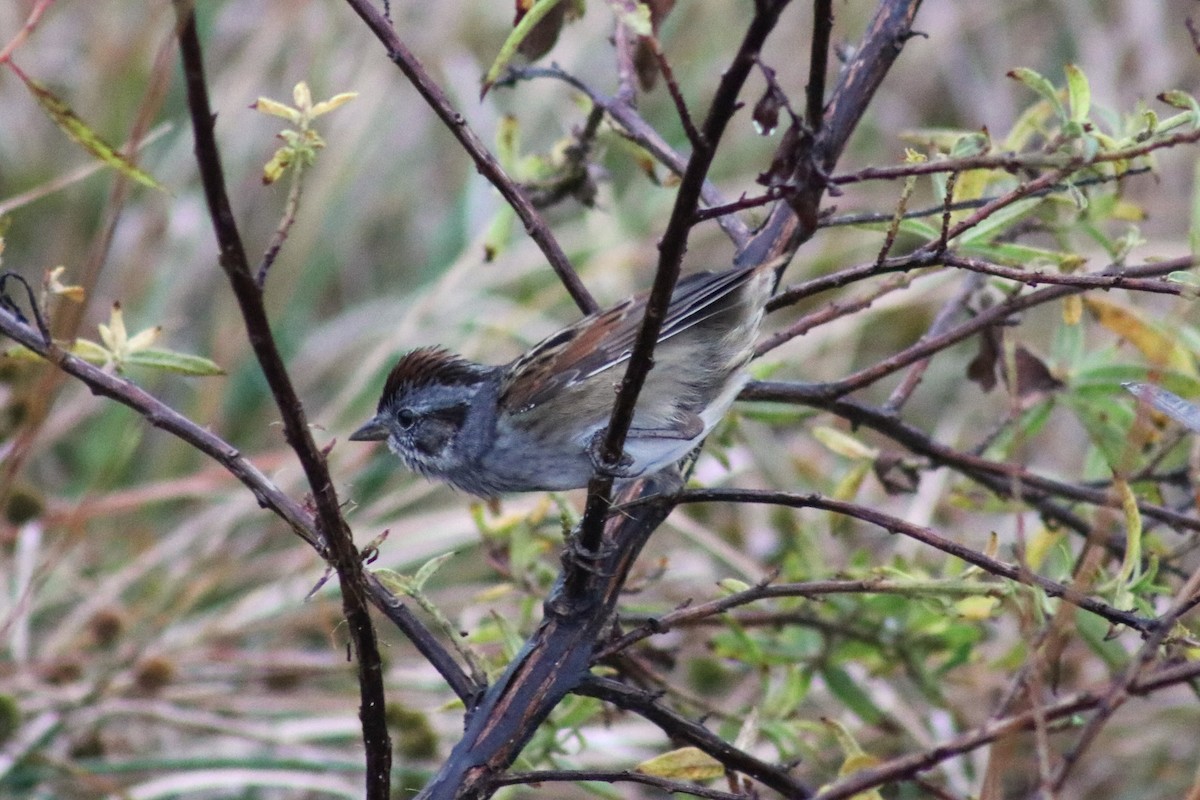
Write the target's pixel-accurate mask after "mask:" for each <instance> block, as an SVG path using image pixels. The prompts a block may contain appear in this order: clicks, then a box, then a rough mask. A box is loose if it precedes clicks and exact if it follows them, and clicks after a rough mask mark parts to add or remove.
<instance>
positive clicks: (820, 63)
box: [804, 0, 833, 132]
mask: <svg viewBox="0 0 1200 800" xmlns="http://www.w3.org/2000/svg"><path fill="white" fill-rule="evenodd" d="M832 32H833V0H814V2H813V39H812V45H811V47H809V58H808V86H807V87H806V88H805V91H804V94H805V98H806V99H805V122H807V123H808V128H809V130H811V131H813V132H816V131H818V130H820V128H821V124H822V122H823V120H822V114H823V113H824V111H825V73H826V71H828V69H829V38H830V34H831V33H832Z"/></svg>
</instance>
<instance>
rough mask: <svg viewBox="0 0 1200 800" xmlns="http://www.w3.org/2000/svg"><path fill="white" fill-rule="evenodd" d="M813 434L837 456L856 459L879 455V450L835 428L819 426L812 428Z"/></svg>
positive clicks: (871, 457)
mask: <svg viewBox="0 0 1200 800" xmlns="http://www.w3.org/2000/svg"><path fill="white" fill-rule="evenodd" d="M813 436H814V437H815V438H816V440H817V441H818V442H820V443H821V444H823V445H825V447H826V448H827V449H829V450H831V451H833V452H834V453H837V454H838V455H839V456H844V457H846V458H852V459H856V460H858V459H873V458H876V457H878V455H879V451H878V450H876V449H875V448H873V447H869V446H868V445H865V444H863V443H862V442H860V441H859V440H858V439H856V438H854V437H853V436H851V435H850V434H848V433H843V432H842V431H839V430H837V429H836V428H830V427H827V426H825V425H822V426H819V427H817V428H815V429H814V430H813Z"/></svg>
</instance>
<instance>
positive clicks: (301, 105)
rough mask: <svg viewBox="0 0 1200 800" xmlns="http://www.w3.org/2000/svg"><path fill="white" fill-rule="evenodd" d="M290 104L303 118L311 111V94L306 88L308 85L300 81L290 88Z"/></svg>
mask: <svg viewBox="0 0 1200 800" xmlns="http://www.w3.org/2000/svg"><path fill="white" fill-rule="evenodd" d="M292 102H294V103H295V104H296V108H298V109H300V112H301V113H302V114H304V115H305V116H308V114H309V113H310V112H311V111H312V92H311V91H310V90H309V88H308V84H307V83H305V82H304V81H300V82H299V83H297V84H296V85H295V86H294V87H292Z"/></svg>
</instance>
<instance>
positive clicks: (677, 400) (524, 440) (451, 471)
mask: <svg viewBox="0 0 1200 800" xmlns="http://www.w3.org/2000/svg"><path fill="white" fill-rule="evenodd" d="M777 267H779V262H778V261H773V262H767V263H765V264H762V265H759V266H755V267H740V268H736V269H731V270H727V271H725V272H702V273H698V274H695V275H690V276H688V277H686V278H684V279H682V280H680V281H679V283H678V285H677V286H676V287H675V292H674V294H672V295H671V303H670V306H669V307H668V309H667V315H666V319H665V320H664V322H663V326H662V331H661V333H659V337H658V346H657V347H656V348H655V351H654V368H653V369H651V370H650V374H649V375H648V376H647V378H646V383H645V386H644V387H643V388H642V392H641V394H640V395H639V396H638V401H637V410H636V412H635V414H634V417H633V427H632V428H631V429H630V431H629V435H628V437H627V438H626V440H625V456H624V458H623V459H622V462H621V464H620V466H619V468H618V469H619V470H620V471H619V473H618V477H620V478H622V479H627V478H634V477H637V476H639V475H642V474H644V473H652V472H656V471H658V470H660V469H662V468H664V467H666V466H668V465H670V464H673V463H675V462H676V461H679V460H680V459H682V458H683V457H684V456H685V455H687V454H688V453H689V452H690V451H691V450H692V449H693V448H694V447H696V446H697V445H698V444H699V443H700V441H701V440H702V439H704V437H705V435H706V434H708V432H709V431H710V430H712V428H713V426H714V425H716V424H717V422H718V421H720V419H721V417H722V416H723V415H724V414H725V412H726V410H728V408H729V406H730V405H731V404H732V403H733V400H734V398H735V397H737V394H738V392H739V391H740V390H741V388H742V386H743V385H744V384H745V382H746V374H745V371H744V369H743V368H744V367H745V365H746V362H748V361H749V360H750V356H751V355H752V354H753V352H754V340H755V337H756V335H757V333H758V326H759V322H760V321H761V320H762V316H763V305H764V304H765V303H766V300H767V298H768V297H769V295H770V293H771V290H772V288H773V287H774V283H775V272H774V269H775V268H777ZM646 298H647V296H646V295H645V294H642V295H638V296H636V297H632V298H629V299H627V300H625V301H623V302H621V303H618V304H617V305H615V306H613V307H612V308H609V309H607V310H605V311H600V312H597V313H595V314H591V315H589V316H587V317H584V318H583V319H581V320H579V321H578V322H576V323H575V324H574V325H571V326H570V327H567V328H564V329H563V330H561V331H559V332H558V333H556V334H554V335H552V336H550V337H548V338H547V339H545V340H543V341H542V342H540V343H539V344H536V345H534V346H533V348H532V349H531V350H529V352H527V353H525V354H524V355H522V356H521V357H520V358H518V359H516V360H515V361H513V362H512V363H509V364H505V365H503V366H487V365H484V364H477V363H475V362H473V361H468V360H466V359H464V358H461V357H459V356H456V355H454V354H452V353H449V352H447V351H445V350H442V349H440V348H422V349H419V350H414V351H412V352H410V353H408V354H407V355H405V356H403V357H402V358H401V359H400V361H399V362H398V363H397V364H396V366H395V367H394V368H393V369H392V371H391V374H390V375H388V378H387V383H386V384H385V385H384V387H383V395H382V396H381V397H380V399H379V408H378V413H377V414H376V415H375V416H374V417H373V418H372V419H371V420H370V421H369V422H367V424H365V425H363V426H362V427H361V428H359V429H358V430H356V431H355V432H354V433H353V434H351V436H350V438H351V439H352V440H353V441H359V442H361V441H375V440H384V439H386V440H387V443H388V447H389V448H390V449H391V451H392V452H393V453H395V454H396V455H398V456H399V457H400V458H401V459H402V460H403V461H404V462H405V463H406V464H407V465H408V466H409V467H411V468H412V469H414V470H416V471H417V472H420V473H422V474H423V475H425V476H427V477H430V478H435V479H437V480H442V481H446V482H448V483H451V484H453V485H454V486H457V487H458V488H460V489H462V490H464V491H467V492H470V493H471V494H475V495H479V496H482V497H495V496H496V495H499V494H503V493H506V492H529V491H543V490H548V491H556V490H563V489H576V488H579V487H582V486H586V485H587V483H588V481H589V480H590V479H591V478H592V476H593V475H594V474H595V473H596V470H597V461H598V458H597V456H596V451H597V448H598V443H599V441H600V437H602V436H603V432H604V431H605V429H606V426H607V425H608V421H609V416H610V415H611V414H612V408H613V403H614V402H615V400H616V393H615V391H614V390H615V389H616V387H617V386H618V385H619V383H620V381H621V378H622V377H623V375H624V370H623V368H621V365H622V364H624V363H625V362H626V361H627V360H628V359H629V356H630V353H631V352H632V351H633V346H634V342H635V340H636V338H637V334H638V330H639V329H640V327H641V324H642V315H643V314H644V313H645V310H646Z"/></svg>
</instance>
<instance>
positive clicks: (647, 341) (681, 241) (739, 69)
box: [566, 0, 788, 593]
mask: <svg viewBox="0 0 1200 800" xmlns="http://www.w3.org/2000/svg"><path fill="white" fill-rule="evenodd" d="M787 4H788V0H760V2H759V3H758V4H757V6H756V10H755V14H754V18H753V19H752V20H751V22H750V25H749V27H748V29H747V31H746V34H745V36H744V37H743V39H742V43H741V46H740V47H739V48H738V52H737V54H736V55H735V56H734V59H733V62H732V63H731V64H730V65H729V67H728V69H726V70H725V73H724V74H723V75H722V76H721V81H720V83H719V84H718V85H717V90H716V92H715V93H714V95H713V100H712V105H711V106H710V107H709V110H708V115H707V116H706V117H705V120H704V125H703V126H702V129H701V133H702V136H703V141H704V143H705V144H706V145H707V149H704V150H697V151H695V152H694V153H692V157H691V158H690V159H689V160H688V165H687V169H685V170H684V173H683V178H682V179H681V181H680V185H679V192H678V194H676V196H675V205H674V207H673V208H672V210H671V218H670V219H669V220H668V221H667V226H666V229H665V231H664V232H663V236H662V239H661V240H660V243H659V262H658V270H657V272H656V273H655V276H654V285H653V287H652V288H651V289H650V296H649V298H648V299H647V301H646V313H645V317H644V318H643V319H642V326H641V330H640V331H639V332H638V337H637V341H636V343H635V344H634V348H633V353H632V354H631V355H630V357H629V365H628V367H627V368H626V370H625V376H624V378H622V379H621V384H620V386H619V388H618V389H617V400H616V403H615V404H614V405H613V411H612V417H611V419H610V420H609V423H608V428H607V433H606V434H605V436H604V441H603V443H602V445H601V448H600V452H599V456H600V458H601V459H602V460H603V461H604V462H605V463H607V464H610V465H616V464H618V463H620V460H621V455H622V452H623V449H624V445H625V436H626V434H627V433H628V432H629V428H630V426H631V425H632V424H633V414H634V411H635V409H636V407H637V400H638V395H639V394H640V393H641V390H642V385H643V384H644V383H645V381H646V376H647V375H648V374H649V372H650V368H651V367H652V366H653V356H654V346H655V344H656V343H657V341H658V333H659V330H661V328H662V323H663V319H664V317H665V316H666V311H667V306H668V305H669V303H670V301H671V293H672V291H673V290H674V288H675V282H676V280H677V279H678V278H679V269H680V266H681V264H682V262H683V254H684V252H685V250H686V249H687V240H688V233H689V231H690V229H691V226H692V217H693V214H694V213H695V210H696V204H697V202H698V201H699V199H700V193H701V190H702V189H703V186H704V180H705V178H706V176H707V175H708V169H709V167H710V166H711V164H712V160H713V157H714V156H715V155H716V148H717V145H718V143H719V142H720V141H721V135H722V134H723V133H724V131H725V126H726V125H727V124H728V123H729V120H730V118H731V117H732V116H733V113H734V111H736V110H737V101H738V95H739V94H740V93H741V89H742V85H743V84H744V83H745V80H746V77H747V76H748V75H749V74H750V70H751V69H752V68H753V67H754V63H755V59H756V58H757V57H758V53H759V51H760V50H761V49H762V46H763V43H764V42H765V41H766V39H767V36H768V35H769V34H770V33H771V31H772V30H774V28H775V23H776V22H777V21H778V20H779V15H780V14H781V13H782V12H783V9H784V7H786V6H787ZM612 483H613V479H612V477H611V476H608V475H597V476H596V477H594V478H593V479H592V481H591V483H590V484H589V485H588V500H587V507H586V509H585V510H584V516H583V521H582V522H581V523H580V527H579V545H580V547H581V548H583V549H584V550H586V551H590V552H595V551H597V550H598V549H599V548H600V545H601V541H602V539H601V536H602V533H603V527H604V519H605V516H606V515H607V513H608V509H609V505H610V495H611V492H612ZM568 570H569V572H568V576H567V581H566V588H567V591H568V593H572V592H577V591H578V590H579V588H580V587H581V586H582V585H583V584H584V583H585V581H584V580H583V576H582V575H581V570H580V569H575V570H574V571H573V574H572V572H571V571H570V567H568Z"/></svg>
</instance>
